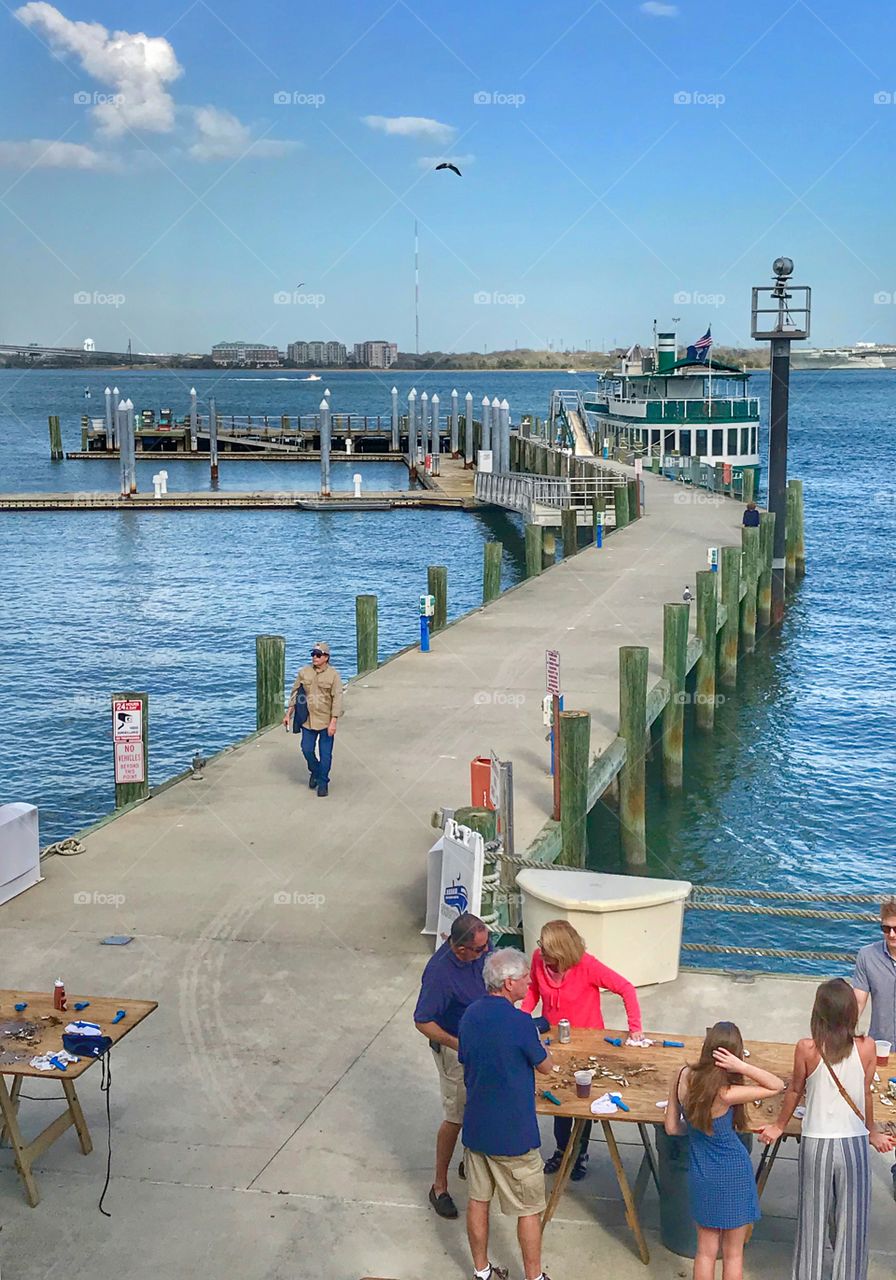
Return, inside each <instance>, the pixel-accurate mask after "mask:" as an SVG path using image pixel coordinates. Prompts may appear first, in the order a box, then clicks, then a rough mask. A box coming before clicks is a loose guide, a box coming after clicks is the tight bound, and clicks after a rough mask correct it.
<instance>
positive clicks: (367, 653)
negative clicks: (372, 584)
mask: <svg viewBox="0 0 896 1280" xmlns="http://www.w3.org/2000/svg"><path fill="white" fill-rule="evenodd" d="M355 641H356V645H357V653H358V675H359V676H360V675H363V674H364V673H365V672H366V671H376V669H377V666H378V665H379V617H378V613H377V598H376V596H369V595H365V596H355Z"/></svg>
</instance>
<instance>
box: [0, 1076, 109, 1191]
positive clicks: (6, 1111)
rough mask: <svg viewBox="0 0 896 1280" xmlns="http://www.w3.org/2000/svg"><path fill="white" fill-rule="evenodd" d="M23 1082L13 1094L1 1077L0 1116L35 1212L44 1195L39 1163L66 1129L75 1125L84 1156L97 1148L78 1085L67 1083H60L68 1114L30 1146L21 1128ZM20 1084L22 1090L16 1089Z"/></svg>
mask: <svg viewBox="0 0 896 1280" xmlns="http://www.w3.org/2000/svg"><path fill="white" fill-rule="evenodd" d="M21 1079H22V1077H21V1076H17V1077H16V1080H15V1081H14V1082H13V1086H12V1092H10V1090H9V1089H7V1087H6V1079H5V1077H4V1076H3V1075H2V1074H0V1116H2V1119H3V1126H2V1132H3V1133H5V1134H7V1135H8V1137H9V1145H10V1146H11V1147H12V1149H13V1152H14V1154H15V1160H16V1168H17V1169H18V1171H19V1174H20V1176H21V1179H22V1181H23V1182H24V1184H25V1199H26V1200H27V1201H28V1203H29V1205H30V1206H31V1208H32V1209H33V1208H34V1207H35V1205H36V1204H38V1203H39V1201H40V1191H39V1190H38V1187H37V1182H36V1180H35V1177H34V1173H33V1168H34V1162H35V1160H37V1159H38V1157H39V1156H42V1155H43V1153H44V1152H45V1151H46V1150H47V1148H48V1147H50V1146H52V1145H53V1143H54V1142H55V1141H56V1139H57V1138H59V1137H61V1135H62V1134H63V1133H65V1131H66V1129H69V1128H71V1127H72V1125H74V1127H75V1131H76V1133H77V1135H78V1141H79V1143H80V1144H81V1150H82V1151H83V1153H84V1155H89V1154H90V1152H91V1151H92V1150H93V1144H92V1142H91V1140H90V1132H89V1130H88V1128H87V1121H86V1120H85V1119H84V1112H83V1111H82V1110H81V1103H80V1102H79V1101H78V1095H77V1093H76V1092H75V1082H74V1081H73V1080H65V1079H62V1080H60V1084H61V1085H62V1092H63V1094H64V1095H65V1103H66V1106H65V1110H64V1111H63V1112H62V1114H61V1115H59V1116H57V1117H56V1119H55V1120H52V1121H51V1122H50V1123H49V1124H48V1125H47V1127H46V1128H45V1129H42V1130H41V1132H40V1133H39V1134H38V1135H37V1137H36V1138H33V1139H32V1140H31V1142H28V1143H26V1142H25V1140H24V1138H23V1137H22V1130H21V1129H20V1128H19V1116H18V1101H19V1093H20V1090H21V1083H20V1081H21ZM17 1084H18V1088H17V1087H16V1085H17Z"/></svg>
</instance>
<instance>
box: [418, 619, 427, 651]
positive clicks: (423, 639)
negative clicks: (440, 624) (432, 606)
mask: <svg viewBox="0 0 896 1280" xmlns="http://www.w3.org/2000/svg"><path fill="white" fill-rule="evenodd" d="M420 652H421V653H429V618H427V616H426V614H425V613H421V614H420Z"/></svg>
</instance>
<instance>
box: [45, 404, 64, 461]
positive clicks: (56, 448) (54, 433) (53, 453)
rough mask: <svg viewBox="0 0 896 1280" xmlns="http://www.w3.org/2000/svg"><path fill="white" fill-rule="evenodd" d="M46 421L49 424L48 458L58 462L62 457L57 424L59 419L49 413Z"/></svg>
mask: <svg viewBox="0 0 896 1280" xmlns="http://www.w3.org/2000/svg"><path fill="white" fill-rule="evenodd" d="M47 422H48V423H49V426H50V459H51V461H53V462H58V461H59V460H60V459H61V458H62V457H63V452H62V431H61V429H60V426H59V419H58V417H57V416H56V415H55V414H50V416H49V418H48V419H47Z"/></svg>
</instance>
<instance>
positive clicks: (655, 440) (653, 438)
mask: <svg viewBox="0 0 896 1280" xmlns="http://www.w3.org/2000/svg"><path fill="white" fill-rule="evenodd" d="M659 443H660V429H659V427H651V428H650V447H651V449H653V448H654V447H656V448H658V447H659Z"/></svg>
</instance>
